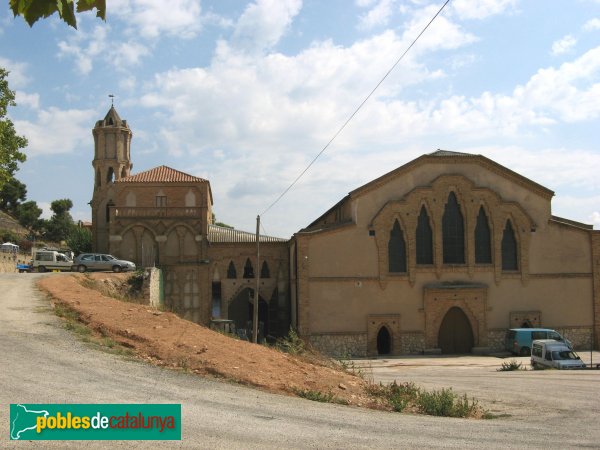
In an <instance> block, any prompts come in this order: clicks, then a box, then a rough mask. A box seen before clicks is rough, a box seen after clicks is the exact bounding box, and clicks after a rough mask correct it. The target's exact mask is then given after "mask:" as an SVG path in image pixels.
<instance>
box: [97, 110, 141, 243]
mask: <svg viewBox="0 0 600 450" xmlns="http://www.w3.org/2000/svg"><path fill="white" fill-rule="evenodd" d="M92 134H93V135H94V159H93V161H92V167H93V168H94V194H93V197H92V201H91V203H90V204H91V206H92V246H93V248H94V250H95V251H97V252H108V237H109V226H110V207H111V206H114V202H113V197H114V182H115V181H117V180H120V179H121V178H124V177H127V176H129V174H130V173H131V169H132V167H133V164H132V163H131V154H130V146H131V137H132V135H133V134H132V133H131V130H130V129H129V126H128V125H127V121H126V120H122V119H121V117H119V114H118V113H117V110H116V109H115V107H114V105H111V107H110V109H109V110H108V113H107V114H106V116H105V117H104V119H103V120H99V121H97V122H96V125H95V126H94V129H93V130H92Z"/></svg>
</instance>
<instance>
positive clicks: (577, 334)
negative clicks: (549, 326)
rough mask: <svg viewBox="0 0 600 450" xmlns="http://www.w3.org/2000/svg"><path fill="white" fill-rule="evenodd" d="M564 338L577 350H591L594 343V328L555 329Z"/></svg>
mask: <svg viewBox="0 0 600 450" xmlns="http://www.w3.org/2000/svg"><path fill="white" fill-rule="evenodd" d="M555 330H556V331H558V332H559V333H560V334H562V336H563V337H565V338H567V339H568V340H570V341H571V342H572V343H573V348H574V349H575V350H589V349H590V345H591V342H592V327H565V328H560V327H558V328H555Z"/></svg>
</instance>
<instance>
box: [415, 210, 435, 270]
mask: <svg viewBox="0 0 600 450" xmlns="http://www.w3.org/2000/svg"><path fill="white" fill-rule="evenodd" d="M416 237H417V264H433V237H432V233H431V225H430V224H429V214H427V210H426V209H425V206H421V212H420V213H419V220H418V223H417V236H416Z"/></svg>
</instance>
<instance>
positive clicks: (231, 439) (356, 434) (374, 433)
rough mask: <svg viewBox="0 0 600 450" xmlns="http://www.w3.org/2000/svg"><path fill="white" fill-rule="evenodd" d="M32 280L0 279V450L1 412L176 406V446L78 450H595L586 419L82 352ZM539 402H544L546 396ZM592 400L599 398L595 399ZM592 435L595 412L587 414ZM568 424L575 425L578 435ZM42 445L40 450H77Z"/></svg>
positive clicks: (4, 418)
mask: <svg viewBox="0 0 600 450" xmlns="http://www.w3.org/2000/svg"><path fill="white" fill-rule="evenodd" d="M40 276H60V275H52V274H50V275H37V274H0V292H1V294H0V308H1V311H2V313H1V314H0V346H1V348H2V352H0V367H2V370H1V371H0V404H2V405H3V406H2V407H1V408H0V423H2V424H4V427H5V428H4V429H5V433H3V436H2V438H0V446H1V447H3V448H4V447H8V448H41V447H42V446H40V445H39V444H40V443H36V442H10V441H8V435H9V433H8V405H9V404H10V403H17V402H22V403H180V404H181V405H182V420H183V439H182V441H181V442H166V443H160V445H157V442H119V441H116V442H112V441H111V442H106V443H104V442H98V441H96V442H89V443H85V447H86V448H132V447H133V448H158V447H160V448H217V449H218V448H227V449H237V448H243V449H248V448H279V449H280V448H344V449H348V448H484V447H485V448H503V449H506V448H523V447H528V448H574V447H577V446H588V447H596V446H598V443H599V442H600V441H599V440H598V437H599V436H598V431H597V429H595V430H592V431H591V433H588V434H586V433H584V431H586V430H585V428H587V427H588V426H589V425H590V424H591V419H589V420H588V419H585V418H584V417H583V416H581V417H579V418H578V420H571V421H569V422H568V425H564V424H563V422H561V421H558V422H555V421H554V422H552V424H545V425H544V426H540V423H539V421H529V420H523V419H522V418H521V417H519V418H502V419H496V420H463V419H445V418H434V417H424V416H411V415H404V414H393V413H385V412H378V411H372V410H365V409H360V408H349V407H344V406H337V405H331V404H321V403H315V402H310V401H307V400H302V399H298V398H292V397H286V396H278V395H273V394H266V393H263V392H260V391H257V390H253V389H248V388H244V387H240V386H237V385H232V384H226V383H219V382H214V381H210V380H206V379H203V378H200V377H198V376H194V375H189V374H185V373H181V372H173V371H169V370H166V369H160V368H157V367H153V366H148V365H145V364H143V363H139V362H136V361H130V360H126V359H123V358H122V357H117V356H114V355H109V354H106V353H103V352H100V351H97V350H93V349H91V348H89V347H88V346H87V345H86V344H83V343H81V342H79V341H78V340H77V338H76V337H74V336H73V335H72V334H70V333H69V332H67V331H66V330H64V329H63V328H62V326H61V322H60V321H59V319H57V318H56V317H55V316H54V315H53V314H52V312H51V311H50V307H49V302H48V301H47V299H45V298H44V297H43V296H42V295H41V294H40V293H39V292H38V291H37V290H36V289H35V287H34V280H35V279H36V278H37V277H40ZM548 395H549V396H551V395H553V393H552V392H548ZM596 400H598V398H597V397H596ZM595 418H596V420H595V424H596V425H597V418H598V415H597V412H595ZM576 422H581V423H582V425H581V426H577V423H576ZM81 447H82V442H79V441H74V442H66V441H63V442H44V443H43V448H81Z"/></svg>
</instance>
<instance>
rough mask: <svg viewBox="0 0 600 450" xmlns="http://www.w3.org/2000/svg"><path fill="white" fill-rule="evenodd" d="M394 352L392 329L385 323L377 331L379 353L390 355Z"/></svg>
mask: <svg viewBox="0 0 600 450" xmlns="http://www.w3.org/2000/svg"><path fill="white" fill-rule="evenodd" d="M391 352H392V335H391V334H390V330H388V328H387V327H386V326H385V325H383V326H382V327H381V328H380V329H379V332H378V333H377V354H378V355H389V354H390V353H391Z"/></svg>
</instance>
